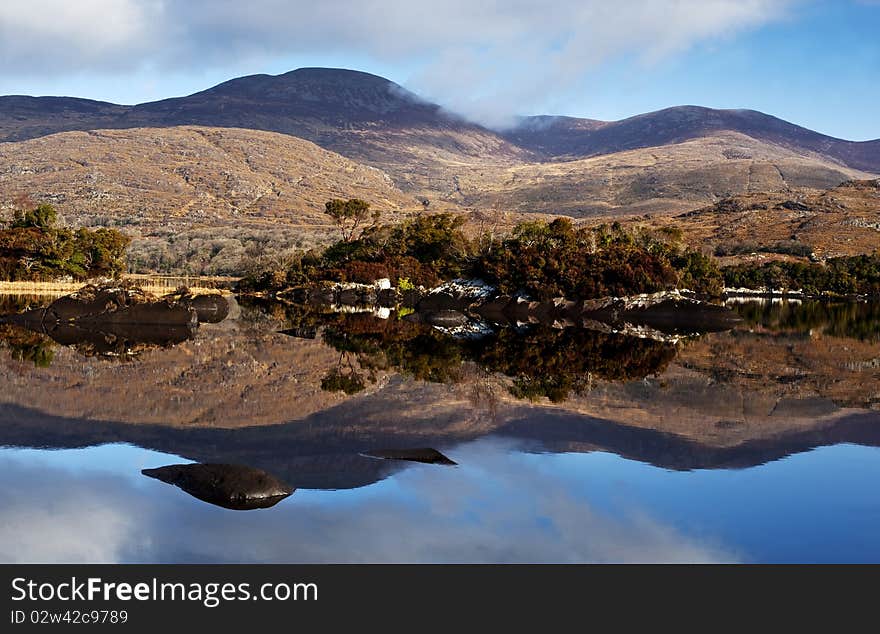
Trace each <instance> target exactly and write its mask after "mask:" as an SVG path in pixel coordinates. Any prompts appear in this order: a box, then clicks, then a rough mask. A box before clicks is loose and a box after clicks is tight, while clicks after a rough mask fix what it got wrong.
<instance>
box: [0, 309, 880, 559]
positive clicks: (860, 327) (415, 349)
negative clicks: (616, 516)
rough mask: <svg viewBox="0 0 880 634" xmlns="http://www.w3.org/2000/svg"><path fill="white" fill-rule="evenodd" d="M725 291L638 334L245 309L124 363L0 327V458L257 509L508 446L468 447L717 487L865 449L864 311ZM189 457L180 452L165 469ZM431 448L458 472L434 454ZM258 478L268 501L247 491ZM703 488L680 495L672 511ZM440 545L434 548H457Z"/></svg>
mask: <svg viewBox="0 0 880 634" xmlns="http://www.w3.org/2000/svg"><path fill="white" fill-rule="evenodd" d="M732 306H733V307H734V309H735V310H736V311H737V313H738V314H739V315H740V316H741V317H742V318H743V322H742V323H741V324H739V325H737V326H736V327H735V328H734V329H732V330H731V331H729V332H718V333H712V334H707V335H704V336H695V337H685V338H683V337H674V338H659V339H655V338H651V337H650V336H643V337H638V336H633V335H632V334H628V333H625V332H614V331H612V330H609V329H604V328H602V327H601V325H597V326H595V327H593V328H585V327H577V328H575V327H567V328H558V327H553V326H552V325H550V324H520V325H512V326H511V325H508V326H498V325H491V324H490V327H489V328H482V330H481V331H480V336H479V337H478V336H473V335H472V334H465V335H462V334H460V333H459V334H457V333H456V332H454V331H451V330H450V329H448V328H442V327H441V328H438V327H435V326H433V325H431V324H428V323H424V322H419V321H415V320H414V319H412V318H408V316H407V315H405V314H400V315H397V314H394V313H392V314H390V315H388V316H386V315H382V316H384V317H388V318H386V319H382V318H380V316H376V315H373V314H370V313H368V312H364V313H340V312H329V311H321V310H316V309H313V308H310V307H297V306H289V305H283V304H269V303H257V302H254V303H250V304H248V303H245V304H244V305H243V306H242V313H241V316H240V317H235V318H230V319H226V320H224V321H223V322H221V323H219V324H204V325H202V326H200V327H199V328H198V329H197V331H195V332H192V333H190V334H189V335H188V336H186V337H184V338H181V339H180V340H179V341H176V343H175V344H174V345H171V346H170V347H161V345H162V344H161V343H154V344H151V345H152V347H149V346H145V347H144V348H143V349H142V353H141V354H139V355H138V356H137V357H133V359H132V363H126V364H114V363H108V362H107V361H106V360H105V359H104V357H103V356H102V354H101V353H97V352H96V353H95V354H97V356H91V357H89V358H86V357H84V356H83V353H84V354H88V352H84V351H88V350H98V349H99V346H98V345H97V343H96V342H95V341H94V340H93V339H88V338H82V339H80V340H77V339H76V337H75V336H79V335H80V334H81V333H73V334H72V335H70V336H67V334H66V333H63V332H61V331H58V332H56V333H55V335H57V337H58V339H57V340H56V339H49V333H34V332H30V331H26V330H21V329H18V328H13V327H11V326H8V327H3V328H2V329H0V341H2V344H0V345H4V346H6V347H8V348H10V349H11V354H5V355H0V373H2V376H0V380H3V381H5V383H4V384H5V389H4V393H3V396H2V398H0V445H2V446H4V447H6V448H8V449H3V450H0V451H3V452H6V451H12V452H15V451H17V450H20V449H23V448H30V449H33V450H36V451H37V453H39V454H40V455H43V454H42V452H44V451H46V454H45V455H50V454H49V452H48V451H47V450H53V451H54V450H59V449H60V450H73V449H84V450H85V451H89V452H91V451H99V450H100V448H101V447H103V446H105V445H111V446H114V447H115V446H126V447H139V448H142V449H143V450H147V451H150V452H160V454H161V461H157V460H158V458H157V459H153V460H151V461H150V462H148V463H146V464H137V465H130V466H126V467H125V468H124V469H121V470H120V471H119V472H120V473H123V472H124V473H125V474H129V473H130V474H132V475H133V476H138V477H140V479H141V480H144V481H152V479H159V480H161V481H162V482H164V483H169V484H173V485H175V486H177V487H179V488H180V489H182V490H183V491H186V492H187V493H189V494H190V495H192V496H194V497H195V498H198V499H200V500H204V501H207V502H210V503H211V504H213V505H218V506H222V507H225V508H234V509H239V510H247V509H255V508H268V507H271V509H270V510H268V511H266V512H258V513H255V515H257V516H260V517H271V516H274V515H275V514H278V513H287V512H288V511H287V510H285V509H293V508H296V509H299V510H300V511H301V510H302V509H301V508H300V507H298V506H297V504H299V500H300V499H301V498H302V497H305V498H307V497H308V494H309V491H311V492H312V493H314V492H316V491H321V490H326V491H328V493H327V495H328V496H333V495H337V496H340V499H343V498H345V496H348V495H357V493H356V490H359V489H361V488H363V487H367V488H364V489H363V491H364V492H365V493H364V495H368V493H367V492H368V491H370V490H372V487H375V486H378V485H380V484H381V483H382V482H383V481H385V480H387V479H388V478H391V479H392V480H394V481H398V480H397V479H398V478H400V477H403V476H404V474H409V473H417V474H420V475H419V476H418V477H420V478H424V479H426V481H430V482H435V483H437V486H444V485H442V484H440V483H448V482H451V481H452V480H450V476H445V475H441V474H442V473H444V472H456V471H458V470H462V469H463V470H465V471H467V472H468V473H469V477H473V476H474V473H475V470H476V471H480V470H481V469H482V470H485V471H480V472H481V473H489V472H490V471H491V469H492V465H493V464H500V462H503V461H504V460H506V459H507V458H502V457H501V456H499V455H495V454H493V455H494V457H492V458H491V459H489V456H488V455H487V456H481V455H480V454H479V452H480V451H481V449H480V448H481V447H482V448H485V447H490V446H491V447H507V446H515V447H516V452H517V455H522V456H541V455H545V456H546V455H560V456H561V455H562V454H565V455H570V456H582V457H583V460H588V459H589V461H590V464H596V463H597V461H598V462H601V460H599V458H592V457H591V456H593V457H595V456H602V455H614V456H618V457H620V460H621V461H622V462H619V463H615V464H619V465H623V466H620V468H621V469H622V470H623V472H624V473H630V472H633V471H635V470H642V469H649V471H639V472H640V473H651V474H654V475H652V476H651V477H652V478H654V477H656V478H658V479H659V478H660V476H659V475H656V474H658V473H660V472H662V473H680V474H690V475H692V476H693V477H694V478H695V479H696V480H695V481H697V480H698V481H701V482H708V481H711V482H718V481H724V482H726V481H727V478H729V477H732V476H730V475H728V474H729V473H731V472H732V471H733V470H736V471H739V472H740V473H752V472H754V473H763V472H764V469H766V467H767V466H768V465H771V464H776V465H782V466H780V467H778V469H779V470H780V471H779V472H780V473H783V472H784V473H787V472H786V471H785V469H786V468H787V467H786V466H785V465H788V464H792V465H804V464H812V462H811V461H812V460H813V458H812V457H811V456H815V455H818V456H822V455H826V454H824V453H817V452H816V451H815V450H817V449H820V448H823V447H830V446H836V447H839V448H840V451H841V452H843V453H849V452H856V453H858V454H859V455H860V456H863V457H864V459H865V460H869V461H870V460H872V458H870V456H875V455H880V454H878V453H877V451H878V450H877V449H876V448H880V392H878V390H877V385H878V381H877V379H878V378H880V361H878V360H880V348H878V344H880V308H878V305H877V304H867V303H861V304H856V303H853V304H827V303H821V304H820V303H809V302H804V303H794V302H749V303H740V304H732ZM281 331H284V332H285V334H280V332H281ZM158 334H159V335H161V336H166V337H167V336H168V334H169V333H168V332H165V333H161V332H160V333H158ZM120 338H121V339H124V340H125V341H134V340H135V337H134V336H132V337H129V338H124V337H120ZM143 339H144V337H141V341H140V343H141V344H143V343H144V341H143ZM153 341H155V339H154V340H153ZM47 342H48V343H47ZM62 343H64V344H65V345H61V344H62ZM136 345H137V344H126V345H125V346H123V348H122V349H133V348H134V347H136ZM47 351H49V352H51V354H54V356H55V359H54V362H53V363H51V364H49V363H47V362H46V359H47V357H48V359H49V360H50V361H51V360H52V358H51V355H50V354H49V352H47ZM122 386H124V389H122ZM859 446H861V447H859ZM462 447H470V449H469V450H468V451H462V449H461V448H462ZM13 448H16V449H13ZM857 450H858V451H857ZM859 452H861V453H859ZM26 453H27V452H26ZM841 455H842V454H841ZM865 456H867V457H865ZM588 457H589V458H588ZM377 458H385V459H377ZM484 458H485V460H484ZM794 458H797V459H798V460H797V461H796V462H792V460H793V459H794ZM444 459H445V460H444ZM785 459H788V460H785ZM816 460H818V458H816ZM189 461H192V462H194V463H196V464H194V465H183V464H176V463H177V462H189ZM446 461H448V462H450V463H457V464H458V465H459V466H458V467H456V468H444V466H443V464H445V463H446ZM420 462H422V463H429V464H419V463H420ZM844 464H846V462H845V461H841V462H839V463H835V465H836V466H835V467H834V468H835V469H837V468H839V465H844ZM163 465H164V466H163ZM478 465H481V466H478ZM634 465H639V466H638V467H636V466H634ZM866 468H867V467H866ZM142 469H144V470H145V471H144V473H145V474H146V475H148V476H150V480H148V479H147V478H143V477H141V476H140V475H139V474H140V471H141V470H142ZM218 469H220V471H218ZM224 469H225V471H224ZM414 469H415V470H416V471H413V470H414ZM774 472H776V471H774ZM810 473H812V472H810ZM709 474H717V475H714V476H710V475H709ZM805 475H806V474H804V473H801V474H799V475H798V477H804V476H805ZM827 475H828V476H829V477H830V478H832V479H833V478H834V477H838V476H839V477H842V475H841V474H840V473H838V472H828V473H827ZM405 477H407V478H409V477H416V476H409V475H408V476H405ZM487 477H488V476H487ZM496 477H502V475H501V474H500V473H499V474H497V475H496ZM503 477H505V478H512V479H510V480H509V481H508V480H505V482H504V485H503V486H504V487H507V488H512V487H514V484H513V483H514V480H516V481H518V480H517V479H516V478H515V477H514V476H513V475H511V474H510V473H506V474H505V475H504V476H503ZM646 477H647V476H646ZM664 477H665V476H664ZM780 477H782V476H780ZM785 477H788V478H791V477H792V476H785ZM452 479H453V480H454V479H455V477H454V476H453V477H452ZM550 480H551V481H552V478H550ZM261 483H262V484H261ZM266 483H274V485H273V486H270V487H269V489H271V490H272V491H274V492H275V493H277V495H275V494H273V495H268V494H266V495H264V493H265V492H266V491H267V490H268V489H266V488H265V487H263V484H266ZM154 485H157V486H158V488H155V487H154ZM252 485H253V486H252ZM18 486H24V487H25V488H27V487H28V486H29V485H28V484H27V482H24V483H23V484H22V483H19V485H18ZM144 486H147V485H144ZM149 486H150V487H152V488H150V491H151V496H154V497H153V498H151V499H154V502H155V500H159V499H165V498H168V499H172V498H173V499H174V500H177V502H174V504H182V503H183V502H180V500H184V499H187V498H186V496H182V495H179V494H178V495H175V494H174V490H173V489H172V488H171V487H169V486H167V485H165V484H161V485H159V483H153V484H151V485H149ZM499 486H501V485H500V484H499ZM548 486H551V485H548ZM584 486H587V484H586V482H585V483H584ZM63 489H64V487H61V489H60V490H63ZM294 489H296V490H297V491H298V492H297V494H296V495H294V496H292V497H291V498H290V500H288V501H285V502H284V503H283V504H276V503H277V502H279V501H281V500H283V499H285V497H284V496H286V495H289V493H285V491H290V492H292V491H293V490H294ZM345 490H347V491H348V493H346V492H345ZM334 491H335V493H334ZM304 492H305V493H306V494H307V495H303V493H304ZM459 493H460V495H462V496H464V497H465V498H467V496H468V495H469V493H468V492H467V491H461V492H459ZM545 493H546V494H547V495H551V493H552V492H551V491H550V490H548V491H545ZM814 493H815V495H814V497H813V498H811V500H812V501H811V502H810V503H811V504H815V503H817V502H816V499H818V498H816V496H818V495H819V493H818V492H814ZM832 493H833V492H832ZM35 494H36V493H35ZM866 494H867V492H866ZM437 495H440V493H437ZM536 495H537V493H536ZM755 495H760V492H757V491H756V493H755ZM853 495H855V493H853ZM328 499H329V498H328ZM346 499H348V498H346ZM857 499H858V500H862V502H863V503H864V504H866V505H870V504H873V502H871V501H870V500H869V499H868V497H865V498H857ZM704 502H705V504H707V505H708V504H710V501H709V500H705V501H704ZM704 502H699V501H694V502H693V504H694V505H696V506H694V509H693V512H694V513H697V512H698V511H699V510H700V509H702V508H703V507H702V506H699V505H700V504H703V503H704ZM156 503H158V502H156ZM192 503H193V504H196V502H195V501H192ZM463 503H464V502H463ZM533 503H534V504H537V503H538V502H537V501H536V500H533ZM712 503H714V502H712ZM829 503H830V502H829ZM202 506H205V507H207V506H208V505H202ZM524 506H525V508H528V503H527V501H524ZM698 507H699V508H698ZM518 508H519V507H518ZM0 509H2V507H0ZM811 510H815V509H811ZM2 512H5V511H0V513H2ZM292 512H293V511H292V510H290V513H292ZM742 512H743V513H746V511H745V510H744V511H742ZM750 512H753V513H757V512H758V511H757V510H752V511H750ZM230 515H236V514H230ZM240 515H250V514H249V513H244V514H240ZM685 517H687V513H685ZM871 517H873V516H870V517H869V516H865V517H864V518H862V519H860V520H859V521H860V522H861V524H860V526H862V527H863V528H864V531H865V533H864V534H869V533H870V530H871V529H874V528H880V526H877V525H876V520H871ZM760 519H761V518H760V517H758V518H757V520H760ZM223 521H226V520H223ZM229 521H231V520H229ZM683 521H685V522H686V521H687V520H686V519H685V520H683ZM841 521H842V520H841ZM849 521H852V518H850V520H849ZM872 522H873V523H872ZM454 530H455V529H454V528H450V531H452V532H454ZM829 530H831V529H830V528H829ZM835 530H836V531H838V532H839V533H840V534H843V533H844V532H845V531H844V528H843V527H835ZM875 533H876V534H880V531H875ZM872 543H873V544H874V545H875V546H876V545H877V544H876V542H872ZM631 545H632V544H630V546H631ZM777 546H778V544H777ZM343 550H344V549H343ZM346 552H347V551H346ZM462 552H464V551H462ZM493 552H494V551H493ZM688 552H689V553H690V554H691V555H693V556H694V557H695V558H696V555H695V554H694V553H695V552H696V551H688ZM227 554H228V558H229V559H231V560H235V559H236V556H235V553H227ZM287 554H288V555H290V553H289V552H288V553H287ZM325 554H326V553H325ZM386 554H387V553H386ZM496 554H497V553H496ZM532 554H535V553H532ZM725 554H726V555H730V553H729V552H726V551H725ZM447 555H448V556H446V557H438V558H439V559H443V560H459V559H458V558H457V555H456V553H454V552H452V551H449V552H448V553H447ZM556 555H559V553H556V554H555V555H554V556H553V557H550V559H553V560H556V559H555V557H556ZM214 556H216V553H215V554H214ZM498 556H499V557H500V556H501V555H498ZM206 557H208V556H207V555H206ZM377 557H379V555H377ZM184 558H186V557H184ZM208 558H209V559H210V558H211V557H208ZM524 558H525V559H528V558H529V557H526V556H524ZM560 558H562V559H564V557H561V556H560ZM575 558H576V559H577V558H578V557H575ZM727 558H728V557H727V556H725V557H722V559H727ZM196 559H198V558H196ZM241 559H248V558H247V557H241ZM258 559H259V558H258ZM266 559H268V560H271V556H268V555H267V557H266ZM301 559H303V560H312V559H315V560H339V559H335V558H334V557H333V556H329V555H328V556H324V557H319V556H318V555H317V554H315V555H314V557H312V556H311V555H310V554H303V556H302V557H301ZM539 559H540V557H539ZM619 559H627V557H626V556H623V555H621V556H620V557H619ZM636 559H638V557H636ZM659 559H669V560H673V559H675V557H671V556H670V557H666V558H664V557H659ZM771 559H772V558H771ZM343 560H344V559H343ZM379 560H383V559H382V558H381V557H380V558H379ZM388 560H400V559H399V558H396V557H394V556H390V555H389V556H388ZM404 560H405V557H404ZM461 560H467V557H466V556H465V555H463V554H462V559H461ZM644 560H653V558H652V557H649V556H648V555H647V554H645V556H644Z"/></svg>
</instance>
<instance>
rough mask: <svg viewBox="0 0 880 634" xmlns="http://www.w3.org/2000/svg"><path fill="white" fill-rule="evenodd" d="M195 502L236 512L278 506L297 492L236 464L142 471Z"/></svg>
mask: <svg viewBox="0 0 880 634" xmlns="http://www.w3.org/2000/svg"><path fill="white" fill-rule="evenodd" d="M141 473H142V474H144V475H145V476H147V477H150V478H155V479H156V480H161V481H162V482H165V483H167V484H173V485H174V486H176V487H178V488H180V489H182V490H184V491H186V492H187V493H189V494H190V495H191V496H193V497H194V498H197V499H199V500H202V501H203V502H208V503H209V504H214V505H215V506H221V507H223V508H227V509H232V510H235V511H248V510H253V509H264V508H269V507H270V506H275V505H276V504H278V502H280V501H281V500H283V499H284V498H286V497H288V496H290V495H291V494H292V493H293V492H294V490H295V489H293V487H291V486H290V485H288V484H286V483H285V482H282V481H281V480H279V479H278V478H276V477H275V476H273V475H271V474H269V473H266V472H265V471H263V470H261V469H255V468H253V467H247V466H244V465H234V464H210V463H205V464H175V465H168V466H165V467H159V468H156V469H144V470H143V471H141Z"/></svg>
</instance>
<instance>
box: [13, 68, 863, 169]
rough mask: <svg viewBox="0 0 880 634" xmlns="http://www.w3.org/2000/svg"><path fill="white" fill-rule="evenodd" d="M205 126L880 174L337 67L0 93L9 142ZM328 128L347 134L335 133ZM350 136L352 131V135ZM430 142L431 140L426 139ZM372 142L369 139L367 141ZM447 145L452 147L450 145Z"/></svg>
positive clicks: (671, 123) (711, 120)
mask: <svg viewBox="0 0 880 634" xmlns="http://www.w3.org/2000/svg"><path fill="white" fill-rule="evenodd" d="M179 125H201V126H210V127H237V128H246V129H255V130H264V131H269V132H281V133H284V134H291V135H293V136H300V137H302V138H305V139H306V140H309V141H312V142H315V143H318V145H321V146H322V147H325V148H326V149H330V150H332V151H336V152H339V151H340V150H343V152H341V153H345V151H349V152H352V155H351V158H354V159H356V160H363V159H371V158H374V157H371V156H369V152H361V154H363V155H362V156H359V155H357V150H356V149H355V148H352V142H351V139H350V138H349V137H351V136H352V134H351V133H352V132H354V131H359V132H363V133H366V134H367V137H369V133H370V132H372V133H375V132H376V129H377V128H385V129H386V130H387V131H388V132H389V133H394V132H401V131H412V130H420V131H421V132H422V133H425V132H430V133H432V134H430V135H428V136H429V137H430V136H434V137H438V136H443V135H444V134H446V135H447V136H450V135H453V136H454V135H458V136H459V137H460V136H462V135H470V136H474V137H479V139H480V141H481V142H480V143H476V144H468V143H464V142H461V141H460V142H458V143H456V141H455V140H454V139H440V140H438V139H437V138H434V139H433V141H434V144H436V145H440V146H441V147H445V148H446V149H449V148H451V149H452V150H455V151H457V152H458V153H461V154H464V155H466V156H481V155H483V154H484V153H485V152H486V151H488V152H489V153H491V154H494V155H500V156H502V157H504V158H516V159H526V158H530V159H532V160H539V161H542V160H552V159H556V160H558V159H560V158H588V157H592V156H601V155H604V154H611V153H615V152H619V151H624V150H631V149H638V148H644V147H655V146H661V145H668V144H671V143H678V142H681V141H686V140H689V139H693V138H700V137H701V136H705V135H707V134H710V133H713V132H719V131H731V132H739V133H742V134H746V135H748V136H752V137H753V138H757V139H759V140H766V141H771V142H773V143H776V144H778V145H782V146H784V147H788V148H790V149H794V150H804V151H809V152H817V153H820V154H823V155H825V156H828V157H829V158H832V159H834V160H835V161H837V162H839V163H840V164H842V165H844V166H847V167H850V168H853V169H858V170H863V171H868V172H880V139H875V140H868V141H848V140H845V139H839V138H836V137H832V136H829V135H825V134H822V133H819V132H814V131H812V130H809V129H807V128H804V127H802V126H798V125H796V124H793V123H789V122H787V121H784V120H783V119H780V118H778V117H774V116H772V115H768V114H765V113H761V112H758V111H756V110H746V109H736V110H720V109H713V108H706V107H703V106H692V105H686V106H673V107H670V108H664V109H662V110H658V111H655V112H649V113H644V114H639V115H635V116H633V117H628V118H625V119H621V120H619V121H599V120H595V119H586V118H580V117H557V116H552V115H538V116H534V117H523V118H521V119H520V120H519V125H517V126H515V127H513V128H511V129H508V130H504V131H500V132H499V131H496V130H492V129H490V128H487V127H484V126H482V125H480V124H477V123H473V122H470V121H468V120H467V119H465V118H463V117H461V116H459V115H457V114H455V113H452V112H450V111H448V110H445V109H443V108H442V107H441V106H439V105H437V104H433V103H430V102H428V101H426V100H424V99H422V98H421V97H419V96H418V95H416V94H414V93H412V92H410V91H408V90H406V89H405V88H403V87H402V86H400V85H398V84H396V83H394V82H393V81H391V80H388V79H386V78H384V77H380V76H378V75H373V74H370V73H365V72H362V71H356V70H348V69H335V68H299V69H296V70H292V71H289V72H287V73H282V74H279V75H267V74H256V75H247V76H243V77H237V78H233V79H230V80H227V81H225V82H222V83H220V84H217V85H215V86H212V87H210V88H207V89H205V90H202V91H199V92H196V93H193V94H191V95H186V96H182V97H172V98H169V99H163V100H159V101H153V102H147V103H142V104H136V105H131V106H125V105H119V104H113V103H109V102H102V101H95V100H91V99H82V98H77V97H28V96H24V95H11V96H5V97H4V96H0V142H2V141H21V140H26V139H29V138H35V137H38V136H45V135H47V134H52V133H55V132H64V131H74V130H88V129H113V128H132V127H169V126H179ZM327 128H342V130H341V131H337V132H336V133H335V134H334V133H333V131H332V130H328V129H327ZM346 132H347V134H344V133H346ZM425 136H426V135H425V134H422V135H421V140H422V141H423V142H428V144H429V145H431V143H430V141H431V140H432V139H430V138H428V139H426V138H424V137H425ZM364 140H365V141H366V142H367V143H369V141H370V139H369V138H367V139H364ZM441 141H445V143H441Z"/></svg>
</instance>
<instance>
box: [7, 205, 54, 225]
mask: <svg viewBox="0 0 880 634" xmlns="http://www.w3.org/2000/svg"><path fill="white" fill-rule="evenodd" d="M57 219H58V212H57V211H55V208H54V207H53V206H52V205H47V204H43V205H39V206H38V207H36V208H34V209H31V210H30V211H23V210H21V209H17V210H16V211H15V215H14V217H13V220H12V228H13V229H27V228H30V227H34V228H36V229H51V228H53V227H54V226H55V221H56V220H57Z"/></svg>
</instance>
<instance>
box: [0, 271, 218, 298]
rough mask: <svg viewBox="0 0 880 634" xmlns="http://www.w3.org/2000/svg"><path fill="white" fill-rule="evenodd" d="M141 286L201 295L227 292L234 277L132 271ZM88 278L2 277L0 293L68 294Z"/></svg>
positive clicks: (159, 291) (153, 290) (161, 291)
mask: <svg viewBox="0 0 880 634" xmlns="http://www.w3.org/2000/svg"><path fill="white" fill-rule="evenodd" d="M123 279H125V280H129V281H131V282H134V283H135V284H136V285H137V286H138V287H139V288H141V289H143V290H145V291H147V292H148V293H152V294H154V295H159V296H161V295H167V294H168V293H171V292H173V291H175V290H176V289H177V288H179V287H181V286H186V287H187V288H189V290H190V291H191V292H193V293H195V294H197V295H202V294H209V293H217V292H224V291H225V289H227V288H228V286H229V284H230V283H231V282H233V281H235V280H234V278H218V277H209V278H200V277H186V278H184V277H169V276H156V277H152V276H149V275H130V276H127V277H125V278H123ZM86 283H87V282H7V281H0V295H57V296H61V295H68V294H70V293H74V292H76V291H78V290H79V289H81V288H82V287H83V286H85V285H86Z"/></svg>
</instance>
